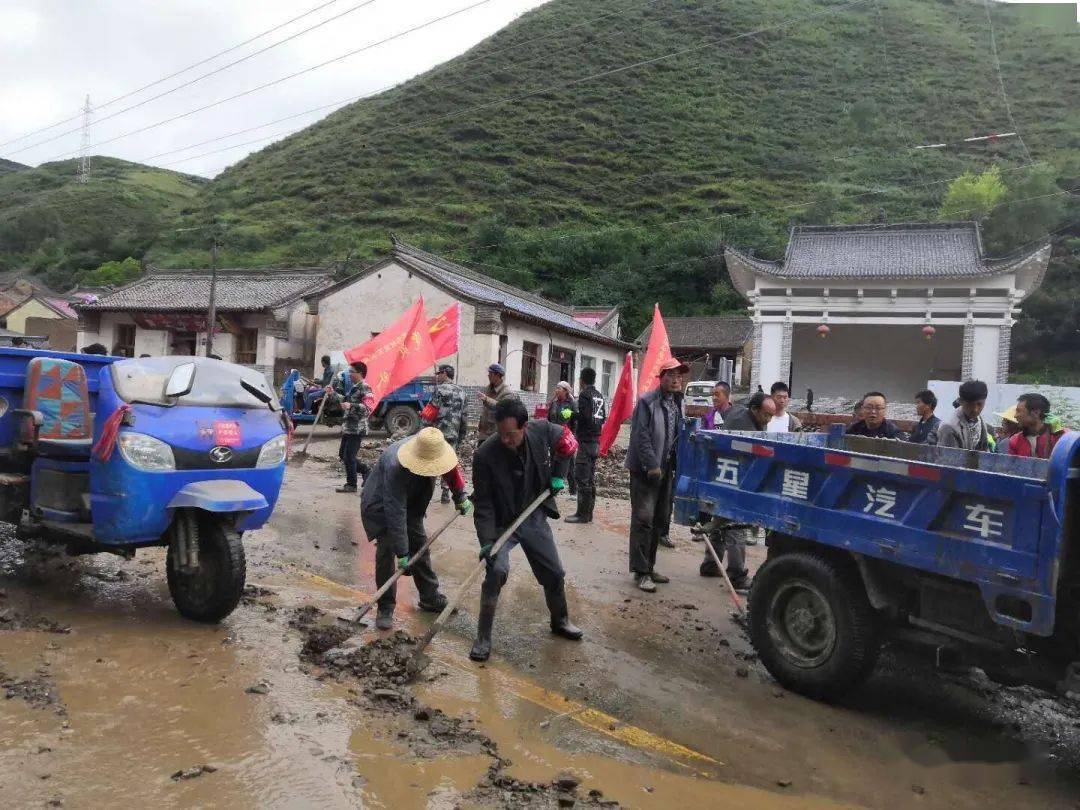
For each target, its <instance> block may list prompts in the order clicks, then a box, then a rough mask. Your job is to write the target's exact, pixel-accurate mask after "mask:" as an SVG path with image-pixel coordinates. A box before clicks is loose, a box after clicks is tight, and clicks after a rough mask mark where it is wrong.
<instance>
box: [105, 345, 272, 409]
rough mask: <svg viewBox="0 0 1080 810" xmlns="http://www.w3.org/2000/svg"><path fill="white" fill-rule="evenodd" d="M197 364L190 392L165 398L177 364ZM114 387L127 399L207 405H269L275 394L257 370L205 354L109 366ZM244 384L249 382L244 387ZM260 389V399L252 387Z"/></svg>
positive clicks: (150, 403) (254, 406)
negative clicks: (204, 355)
mask: <svg viewBox="0 0 1080 810" xmlns="http://www.w3.org/2000/svg"><path fill="white" fill-rule="evenodd" d="M185 363H194V364H195V378H194V381H193V382H192V386H191V391H189V392H188V393H187V394H184V395H183V396H181V397H166V396H165V386H166V384H167V383H168V381H169V376H170V375H171V374H172V373H173V370H174V369H175V368H176V367H177V366H181V365H183V364H185ZM110 371H111V373H112V382H113V387H114V388H115V389H116V393H117V394H118V395H119V396H120V398H121V399H122V400H124V401H125V402H143V403H146V404H148V405H162V406H168V405H174V404H182V405H193V406H197V407H206V408H266V407H268V404H267V403H268V402H273V399H274V395H273V392H272V391H271V389H270V387H269V385H267V382H266V378H265V377H263V375H262V374H260V373H259V372H258V371H255V370H254V369H250V368H245V367H244V366H238V365H236V364H234V363H226V362H224V361H222V360H213V359H210V358H206V357H142V358H138V359H132V360H121V361H120V362H118V363H113V365H112V366H111V367H110ZM244 383H246V384H247V387H245V385H244ZM248 387H250V388H252V389H255V390H256V391H261V392H262V393H263V394H265V396H266V399H260V398H259V397H257V396H256V395H255V394H254V393H252V391H251V390H249V388H248Z"/></svg>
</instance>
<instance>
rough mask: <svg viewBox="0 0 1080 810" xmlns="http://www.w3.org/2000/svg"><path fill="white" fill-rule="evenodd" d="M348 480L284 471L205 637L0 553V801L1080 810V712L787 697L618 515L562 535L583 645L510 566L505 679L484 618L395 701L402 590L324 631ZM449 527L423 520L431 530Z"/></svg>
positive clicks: (156, 602)
mask: <svg viewBox="0 0 1080 810" xmlns="http://www.w3.org/2000/svg"><path fill="white" fill-rule="evenodd" d="M326 445H328V443H326ZM326 445H324V446H313V449H314V453H315V454H316V455H319V454H323V455H325V454H326V451H325V446H326ZM338 475H339V473H336V471H335V468H334V467H333V465H331V464H320V463H311V462H309V463H308V464H307V465H305V466H303V467H290V469H289V472H288V481H287V485H286V488H285V490H284V491H283V494H282V500H281V502H280V504H279V508H278V512H277V514H276V515H275V517H274V520H273V521H272V523H271V525H270V526H269V527H268V528H267V529H264V530H262V531H260V532H256V533H253V534H251V535H250V536H248V537H247V538H246V542H245V545H246V548H247V552H248V558H249V583H250V584H249V586H248V589H247V591H246V592H245V595H244V598H243V600H242V602H241V605H240V606H239V607H238V609H237V610H236V612H235V613H234V614H233V615H232V616H230V617H229V618H228V619H227V620H226V621H225V622H223V623H222V624H220V625H217V626H212V627H208V626H203V625H196V624H193V623H191V622H187V621H184V620H183V619H181V618H180V617H179V616H177V614H176V613H175V611H174V610H173V608H172V606H171V604H170V602H169V599H168V594H167V590H166V588H165V584H164V573H163V570H162V567H163V565H162V563H163V555H162V554H161V552H160V551H159V550H154V551H150V552H147V553H145V554H144V553H141V552H140V554H139V555H138V556H137V557H136V558H135V559H134V560H130V561H124V560H120V559H118V558H111V557H96V558H88V557H83V558H66V557H62V556H55V555H49V554H40V553H36V552H35V551H34V550H33V549H32V548H28V547H26V546H24V545H23V544H21V543H19V542H17V541H15V540H14V539H13V538H11V537H9V536H7V535H5V536H3V539H2V540H0V695H2V696H3V697H4V698H5V699H4V700H0V795H2V796H4V799H5V804H6V805H9V806H12V807H44V806H64V807H94V808H96V807H102V806H144V805H148V804H151V803H152V804H154V805H157V806H163V807H190V806H229V807H237V808H247V807H300V806H321V807H357V806H364V807H388V808H412V807H429V808H451V807H480V808H495V807H564V806H603V805H605V804H606V805H607V806H621V807H645V808H671V807H686V808H696V807H714V806H727V805H739V806H746V807H750V808H774V807H776V808H795V807H798V808H804V807H841V806H843V807H851V806H855V807H874V808H892V807H907V806H918V807H940V808H949V810H956V809H957V808H972V810H974V809H975V808H978V809H979V810H982V808H996V807H1009V808H1015V807H1033V808H1035V807H1037V808H1059V807H1060V808H1075V807H1076V806H1077V797H1078V796H1080V784H1078V782H1077V777H1076V774H1077V769H1078V764H1080V763H1078V762H1077V755H1078V752H1080V738H1078V737H1080V707H1077V706H1076V705H1074V704H1072V703H1070V702H1069V701H1067V700H1064V699H1061V698H1057V697H1054V696H1049V695H1046V694H1045V693H1041V692H1037V691H1035V690H1026V689H1007V688H1002V687H999V686H997V685H995V684H993V683H991V682H989V681H988V680H987V679H985V678H984V677H981V676H979V674H978V673H966V674H961V675H956V674H945V673H942V672H939V671H935V669H934V668H933V665H932V663H930V662H925V661H920V660H913V659H909V658H904V657H901V656H899V655H898V654H895V653H892V652H887V653H886V655H885V661H884V666H883V668H882V670H881V672H880V673H879V674H878V675H876V676H875V677H874V678H872V679H871V680H870V682H868V684H867V685H866V686H865V687H864V688H862V689H861V690H859V691H858V692H856V693H854V694H853V695H852V696H851V697H850V698H849V699H848V700H846V701H844V702H843V703H842V704H840V705H836V706H827V705H823V704H819V703H813V702H811V701H807V700H804V699H802V698H800V697H798V696H796V695H793V694H790V693H788V692H786V691H784V690H782V689H781V688H779V687H778V686H777V685H776V684H775V682H773V681H772V680H771V679H770V678H769V677H768V675H767V673H765V671H764V670H763V669H762V668H761V666H760V664H759V662H758V661H757V660H756V656H755V655H754V653H753V650H752V649H750V647H749V645H748V644H747V642H746V639H745V637H744V635H743V633H742V632H741V630H740V628H739V627H738V626H737V625H736V624H735V623H734V622H733V621H732V618H731V605H730V603H729V602H727V601H726V597H724V595H723V593H722V591H721V590H720V588H719V585H718V583H717V582H716V581H715V580H705V579H702V578H700V577H699V576H697V570H696V569H697V564H698V562H699V561H700V558H701V550H700V547H699V546H697V545H694V544H691V543H690V542H689V540H688V537H687V535H686V534H685V533H683V532H682V531H679V532H676V533H675V537H676V538H677V543H678V546H679V547H678V548H677V549H675V550H674V551H667V550H664V551H662V555H661V560H660V565H659V566H658V567H660V568H661V570H662V571H663V572H664V573H667V574H668V575H669V576H671V578H672V583H671V585H668V586H666V587H664V588H662V589H661V590H660V592H659V593H657V594H655V595H652V596H649V595H646V594H641V593H640V592H638V591H636V590H635V589H634V588H633V587H632V585H631V583H630V581H629V577H628V575H627V572H626V561H625V553H626V552H625V536H626V529H627V521H628V518H627V505H626V503H625V501H619V500H611V499H605V500H603V501H601V503H600V504H599V506H598V511H597V515H598V522H597V523H596V524H594V525H593V526H590V527H571V526H567V525H566V524H560V526H559V527H558V528H557V530H556V535H557V538H558V540H559V544H560V553H561V555H562V558H563V563H564V566H565V567H566V569H567V572H568V580H567V581H568V594H569V598H570V603H571V610H572V616H573V618H574V619H575V621H576V622H577V623H578V624H580V625H582V626H583V627H584V629H585V630H586V639H585V640H584V641H583V642H581V643H579V644H572V643H569V642H566V641H563V640H561V639H556V638H553V637H551V636H550V634H549V633H548V630H547V615H546V611H545V607H544V604H543V597H542V594H541V592H540V590H539V588H538V587H537V585H536V584H535V582H534V581H533V580H532V577H531V574H530V573H529V571H528V566H527V565H526V564H525V561H524V559H523V557H522V556H521V555H515V556H514V558H513V563H512V566H513V568H512V572H511V577H510V580H509V582H508V584H507V586H506V588H505V590H504V594H503V599H502V604H501V605H500V611H499V615H498V618H497V620H496V625H495V636H494V646H495V654H494V655H493V657H492V660H491V661H489V662H488V663H487V664H486V665H482V666H478V665H476V664H473V663H472V662H469V661H468V660H467V651H468V647H469V644H470V641H471V639H470V637H471V634H472V632H473V629H474V627H475V624H474V622H475V618H474V617H475V614H474V611H475V608H476V605H475V602H476V599H475V598H472V599H470V600H467V602H466V604H465V605H463V608H462V611H461V612H460V614H458V616H457V617H456V618H455V619H454V620H453V622H452V623H451V626H450V627H449V628H448V630H447V631H446V632H445V633H443V634H441V635H440V636H439V637H437V638H436V641H435V643H433V645H432V647H431V648H430V650H429V651H430V652H431V654H432V656H433V659H434V660H433V663H432V665H431V666H430V667H429V668H428V669H427V670H425V671H424V674H423V677H422V678H420V679H419V680H418V681H416V682H415V683H409V682H406V679H404V678H403V667H404V660H405V659H406V656H407V654H408V653H409V651H410V650H411V645H412V638H414V637H416V636H418V635H419V634H420V633H422V632H423V630H424V629H425V628H426V627H427V626H428V624H429V622H430V621H431V617H430V616H428V615H425V614H421V613H419V612H418V611H417V610H416V609H415V607H414V605H415V599H416V595H415V591H414V589H413V587H412V584H411V582H410V581H408V580H407V579H406V580H402V587H401V588H400V589H399V592H398V598H397V601H398V608H397V622H398V626H397V629H396V631H395V632H394V633H389V634H380V633H377V632H376V631H374V630H372V629H367V630H363V631H361V632H360V633H359V634H358V635H356V636H355V638H353V639H348V638H347V637H348V636H349V635H350V634H351V633H352V629H351V628H350V627H348V626H345V625H344V624H343V623H342V622H340V621H338V618H337V617H338V615H339V614H340V613H342V612H343V611H348V610H351V609H354V608H355V606H356V605H357V604H358V603H360V602H362V601H364V600H365V599H366V597H367V595H368V594H370V592H371V591H372V590H373V587H374V583H373V573H372V571H373V548H372V546H371V545H370V544H369V543H368V542H367V541H366V538H365V537H364V535H363V530H362V528H361V527H360V522H359V515H358V511H357V510H358V501H357V499H356V498H355V497H349V496H338V495H334V494H333V493H332V488H333V486H334V485H335V484H336V483H337V482H338V481H337V479H338ZM560 502H561V503H562V504H564V505H565V506H569V504H570V500H569V499H561V501H560ZM449 514H450V512H449V509H448V508H447V507H443V506H440V505H439V504H433V505H432V507H431V511H430V514H429V521H430V524H431V525H438V524H439V523H441V522H442V521H444V520H445V519H446V517H447V516H448V515H449ZM761 555H762V549H761V547H760V546H758V547H755V548H752V549H750V557H751V560H752V561H754V562H756V561H758V560H760V559H761ZM475 560H476V540H475V536H474V535H473V534H472V533H471V532H470V526H469V524H468V522H467V521H463V520H458V521H457V522H456V523H455V524H454V525H453V526H452V527H451V529H449V530H448V531H447V532H446V534H445V535H444V538H442V539H440V541H439V542H438V543H437V544H436V545H435V546H434V547H433V564H434V565H435V568H436V570H437V571H438V573H439V575H440V577H441V578H442V580H443V583H444V584H443V587H444V589H445V590H450V589H452V588H453V587H454V586H455V585H456V583H457V582H459V581H460V580H461V578H463V577H464V575H465V574H466V573H467V571H468V570H469V569H470V567H471V566H472V565H473V564H474V563H475ZM5 617H6V618H5ZM349 643H355V644H357V645H359V646H358V648H357V649H352V650H350V649H348V645H349ZM343 644H345V645H346V649H345V651H344V652H342V650H341V647H342V645H343ZM102 763H112V766H111V767H102Z"/></svg>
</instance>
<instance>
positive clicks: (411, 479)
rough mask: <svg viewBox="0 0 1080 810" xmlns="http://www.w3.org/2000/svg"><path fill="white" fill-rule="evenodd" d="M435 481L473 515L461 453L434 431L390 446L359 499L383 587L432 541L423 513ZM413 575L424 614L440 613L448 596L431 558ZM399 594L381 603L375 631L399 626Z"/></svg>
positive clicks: (422, 561) (377, 577) (377, 578)
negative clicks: (396, 622) (396, 621)
mask: <svg viewBox="0 0 1080 810" xmlns="http://www.w3.org/2000/svg"><path fill="white" fill-rule="evenodd" d="M436 478H442V481H443V483H444V484H446V485H447V486H449V487H450V490H451V492H452V493H453V497H454V503H455V504H456V505H457V509H458V511H459V512H461V514H463V515H467V514H469V512H470V511H472V504H471V503H470V502H469V499H468V498H467V497H466V496H465V476H464V475H463V474H462V472H461V467H460V466H458V458H457V453H455V452H454V448H453V447H451V446H450V445H449V443H448V442H447V441H446V439H444V438H443V435H442V433H441V432H439V429H438V428H434V427H428V428H424V429H423V430H421V431H420V432H419V433H417V434H416V435H415V436H412V437H410V438H408V439H400V440H398V441H396V442H394V443H393V444H391V445H390V446H389V447H387V448H386V449H385V450H383V452H382V455H381V456H379V460H378V461H377V462H376V464H375V466H374V468H372V470H371V473H370V474H369V475H368V478H367V481H366V482H365V484H364V490H363V494H362V496H361V500H360V518H361V520H363V522H364V531H365V532H367V536H368V539H369V540H373V541H375V543H376V548H375V583H376V585H377V586H378V587H380V588H381V587H382V585H383V583H384V582H386V581H387V580H388V579H390V577H392V576H393V575H394V569H395V566H396V567H398V568H404V567H405V566H407V565H409V559H410V557H411V555H414V554H416V553H417V552H418V551H419V550H420V547H421V546H423V545H424V543H426V542H427V534H426V532H425V530H424V514H425V512H427V508H428V504H429V503H431V496H432V494H433V493H434V492H435V479H436ZM408 575H411V576H412V577H413V581H414V582H415V583H416V590H417V592H418V593H419V594H420V603H419V607H420V609H421V610H425V611H428V612H429V613H438V612H440V611H441V610H442V609H443V608H444V607H446V597H445V596H443V594H441V593H440V592H439V578H438V577H437V576H436V575H435V570H434V569H433V568H432V567H431V561H430V559H428V555H427V554H426V553H425V554H424V557H423V558H422V559H419V560H414V561H413V563H412V565H411V566H410V567H409V571H408ZM396 591H397V588H396V586H395V587H392V588H390V589H389V590H388V591H387V592H386V593H385V594H383V596H382V598H380V599H379V612H378V614H377V615H376V618H375V626H376V627H377V628H378V629H380V630H389V629H390V628H391V627H393V626H394V606H395V605H396V604H397V593H396Z"/></svg>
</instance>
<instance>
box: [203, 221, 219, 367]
mask: <svg viewBox="0 0 1080 810" xmlns="http://www.w3.org/2000/svg"><path fill="white" fill-rule="evenodd" d="M212 238H213V240H214V241H213V243H212V245H211V246H210V311H209V312H208V313H207V315H206V356H207V357H209V356H210V355H212V354H213V353H214V326H215V325H216V323H217V297H216V296H217V265H218V238H217V228H215V229H214V231H213V237H212Z"/></svg>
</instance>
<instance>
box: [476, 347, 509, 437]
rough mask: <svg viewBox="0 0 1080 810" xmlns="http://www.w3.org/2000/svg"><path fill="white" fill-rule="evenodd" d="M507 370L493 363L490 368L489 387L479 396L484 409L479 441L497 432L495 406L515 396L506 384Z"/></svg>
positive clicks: (479, 426) (481, 414)
mask: <svg viewBox="0 0 1080 810" xmlns="http://www.w3.org/2000/svg"><path fill="white" fill-rule="evenodd" d="M505 380H506V369H505V368H503V366H502V363H492V364H491V365H490V366H488V385H487V388H485V389H484V390H483V391H481V392H480V393H479V394H478V395H477V396H479V397H480V404H481V406H482V409H481V411H480V422H479V424H478V425H477V426H476V434H477V439H478V440H479V441H481V442H482V441H484V439H486V438H487V437H488V436H490V435H492V434H493V433H494V432H495V431H496V429H497V428H496V426H495V406H496V405H498V404H499V402H501V401H502V400H504V399H507V398H508V397H512V396H514V392H513V391H511V390H510V386H508V385H507V384H506V381H505Z"/></svg>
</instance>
